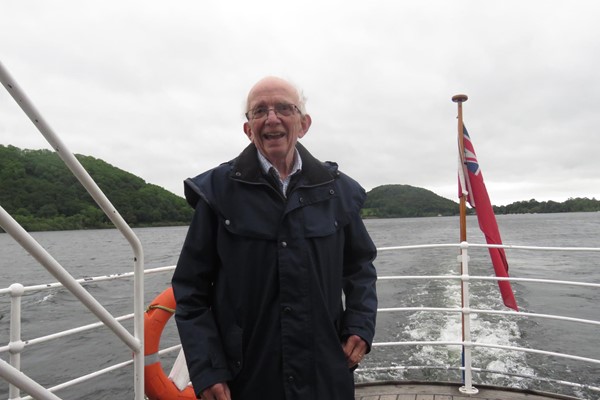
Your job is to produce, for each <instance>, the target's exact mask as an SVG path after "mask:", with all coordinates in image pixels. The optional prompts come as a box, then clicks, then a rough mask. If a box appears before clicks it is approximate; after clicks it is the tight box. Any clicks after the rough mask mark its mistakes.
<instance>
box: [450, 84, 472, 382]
mask: <svg viewBox="0 0 600 400" xmlns="http://www.w3.org/2000/svg"><path fill="white" fill-rule="evenodd" d="M467 99H468V97H467V95H466V94H457V95H455V96H452V101H453V102H455V103H457V105H458V147H459V155H460V159H459V161H460V164H459V168H460V170H459V177H460V176H463V177H465V176H466V171H465V169H464V168H465V144H464V125H463V115H462V103H464V102H465V101H467ZM466 190H467V187H466V182H465V179H461V193H460V242H461V243H463V242H466V241H467V204H466V202H467V199H466V196H467V193H466ZM460 260H461V262H460V274H461V276H463V277H464V276H465V275H466V274H468V267H467V266H465V263H466V262H467V261H466V260H468V258H466V254H465V249H464V248H463V247H462V246H461V249H460ZM460 289H461V290H460V292H461V307H462V309H463V312H462V313H461V322H462V341H463V342H465V341H466V342H470V341H471V333H470V329H471V324H470V320H469V315H466V316H465V313H467V314H469V313H470V311H468V309H469V307H470V306H469V300H468V296H469V283H468V281H467V282H465V281H464V279H461V281H460ZM462 366H463V374H462V375H463V383H464V386H461V387H460V388H459V391H460V392H461V393H465V394H475V393H477V392H478V390H477V389H476V388H474V387H473V385H472V375H471V348H470V347H467V348H465V346H464V345H463V346H462Z"/></svg>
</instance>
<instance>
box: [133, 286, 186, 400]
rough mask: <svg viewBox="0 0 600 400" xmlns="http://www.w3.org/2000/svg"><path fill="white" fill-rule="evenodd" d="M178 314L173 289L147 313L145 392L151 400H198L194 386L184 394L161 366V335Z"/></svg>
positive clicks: (149, 307)
mask: <svg viewBox="0 0 600 400" xmlns="http://www.w3.org/2000/svg"><path fill="white" fill-rule="evenodd" d="M174 312H175V296H174V295H173V288H167V289H165V291H163V292H162V293H161V294H159V295H158V296H156V298H155V299H154V300H152V303H150V305H149V306H148V308H147V309H146V312H145V313H144V360H145V361H144V392H145V393H146V396H148V398H149V399H150V400H187V399H190V400H195V399H196V395H195V393H194V389H193V388H192V387H191V386H188V387H186V388H185V389H184V390H182V391H180V390H179V389H178V388H177V386H175V384H174V383H173V381H171V380H170V379H169V377H168V376H167V375H166V374H165V372H164V371H163V369H162V365H161V364H160V358H159V356H158V348H159V343H160V335H161V334H162V331H163V329H164V327H165V325H166V324H167V321H168V320H169V318H171V315H173V313H174Z"/></svg>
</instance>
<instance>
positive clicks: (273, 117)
mask: <svg viewBox="0 0 600 400" xmlns="http://www.w3.org/2000/svg"><path fill="white" fill-rule="evenodd" d="M267 121H272V122H280V121H281V120H280V119H279V115H277V113H276V112H275V109H273V108H269V109H268V110H267Z"/></svg>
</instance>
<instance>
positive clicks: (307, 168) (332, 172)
mask: <svg viewBox="0 0 600 400" xmlns="http://www.w3.org/2000/svg"><path fill="white" fill-rule="evenodd" d="M296 149H297V150H298V153H300V157H301V158H302V177H303V178H304V183H305V184H306V185H309V186H312V185H319V184H323V183H326V182H331V181H332V180H333V179H334V177H335V176H337V175H338V172H337V164H335V163H322V162H321V161H319V160H317V159H316V158H315V157H313V156H312V154H310V153H309V152H308V150H306V148H305V147H304V146H303V145H301V144H300V143H296ZM257 152H258V150H257V149H256V146H255V145H254V144H253V143H251V144H250V145H248V146H247V147H246V148H245V149H244V150H243V151H242V153H241V154H240V155H239V156H238V157H237V158H235V159H234V160H233V161H232V167H231V176H232V178H233V179H237V180H241V181H246V182H258V181H259V180H262V176H263V174H262V172H261V168H260V163H259V161H258V155H257Z"/></svg>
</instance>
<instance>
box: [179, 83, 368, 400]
mask: <svg viewBox="0 0 600 400" xmlns="http://www.w3.org/2000/svg"><path fill="white" fill-rule="evenodd" d="M304 103H305V102H304V98H303V96H302V95H301V93H300V91H299V90H297V89H296V88H295V87H294V86H293V85H292V84H290V83H289V82H287V81H285V80H282V79H280V78H275V77H267V78H265V79H263V80H261V81H259V82H258V83H257V84H256V85H255V86H254V87H253V88H252V89H251V90H250V93H249V94H248V100H247V113H246V117H247V122H246V123H245V124H244V132H245V133H246V135H247V136H248V138H249V139H250V141H251V144H250V145H249V146H248V147H246V149H244V150H243V151H242V153H241V154H240V155H239V156H238V157H237V158H235V159H234V160H232V161H230V162H227V163H224V164H221V165H220V166H218V167H216V168H214V169H212V170H209V171H207V172H205V173H203V174H201V175H199V176H197V177H195V178H193V179H187V180H186V181H185V195H186V198H187V201H188V202H189V203H190V204H191V205H192V207H194V208H195V214H194V217H193V220H192V222H191V225H190V227H189V231H188V234H187V237H186V240H185V243H184V245H183V249H182V251H181V255H180V258H179V261H178V263H177V268H176V270H175V273H174V275H173V281H172V283H173V289H174V292H175V298H176V301H177V310H176V314H175V319H176V321H177V327H178V330H179V335H180V338H181V344H182V346H183V350H184V353H185V356H186V360H187V363H188V369H189V372H190V377H191V380H192V384H193V386H194V389H195V391H196V394H197V395H198V396H199V398H201V399H209V400H229V399H233V400H252V399H261V400H264V399H267V400H280V399H287V400H295V399H298V400H300V399H301V400H318V399H323V400H336V399H339V400H351V399H354V379H353V372H352V371H353V370H354V368H355V367H356V365H357V364H358V363H359V362H360V360H361V359H362V358H363V356H364V355H365V353H367V352H368V351H369V350H370V346H371V342H372V340H373V336H374V331H375V316H376V310H377V295H376V291H375V283H376V279H377V277H376V272H375V268H374V267H373V263H372V262H373V260H374V258H375V255H376V250H375V246H374V245H373V242H372V241H371V239H370V237H369V235H368V233H367V231H366V229H365V226H364V224H363V222H362V220H361V218H360V214H359V211H360V208H361V207H362V205H363V202H364V200H365V197H366V194H365V191H364V189H363V188H361V187H360V186H359V184H358V183H356V182H355V181H354V180H352V179H351V178H349V177H348V176H346V175H344V174H343V173H341V172H340V171H339V170H338V167H337V164H335V163H332V162H325V163H323V162H320V161H318V160H317V159H315V158H314V157H313V156H312V155H311V154H310V153H309V152H308V151H307V150H306V149H305V148H304V147H303V146H302V145H300V144H299V143H298V139H300V138H302V137H303V136H304V135H305V134H306V133H307V132H308V129H309V128H310V125H311V118H310V116H309V115H308V114H307V113H306V111H305V104H304ZM342 293H343V296H342Z"/></svg>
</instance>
